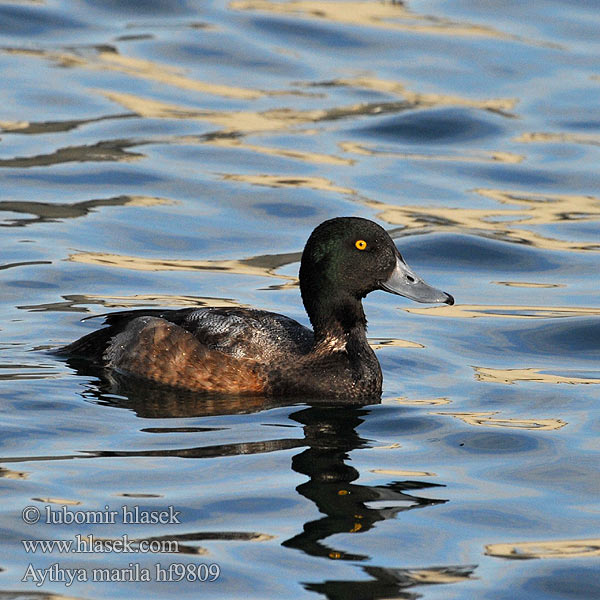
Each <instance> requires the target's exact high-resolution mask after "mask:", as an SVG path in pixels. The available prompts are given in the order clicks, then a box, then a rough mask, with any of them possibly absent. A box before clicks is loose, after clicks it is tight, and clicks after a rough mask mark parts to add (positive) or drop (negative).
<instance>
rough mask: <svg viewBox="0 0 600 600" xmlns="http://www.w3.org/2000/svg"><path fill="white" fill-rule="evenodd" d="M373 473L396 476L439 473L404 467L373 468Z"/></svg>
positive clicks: (434, 474) (419, 475) (421, 475)
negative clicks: (409, 469)
mask: <svg viewBox="0 0 600 600" xmlns="http://www.w3.org/2000/svg"><path fill="white" fill-rule="evenodd" d="M371 473H377V474H379V475H392V476H394V477H437V473H433V472H432V471H405V470H403V469H371Z"/></svg>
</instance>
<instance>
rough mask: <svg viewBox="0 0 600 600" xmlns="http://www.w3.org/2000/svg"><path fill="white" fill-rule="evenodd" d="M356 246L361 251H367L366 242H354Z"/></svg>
mask: <svg viewBox="0 0 600 600" xmlns="http://www.w3.org/2000/svg"><path fill="white" fill-rule="evenodd" d="M354 245H355V246H356V247H357V248H358V249H359V250H365V248H366V247H367V242H365V240H356V242H354Z"/></svg>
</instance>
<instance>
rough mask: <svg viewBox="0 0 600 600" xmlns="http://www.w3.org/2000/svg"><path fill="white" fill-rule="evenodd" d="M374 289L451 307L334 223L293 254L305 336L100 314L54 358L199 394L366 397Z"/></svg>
mask: <svg viewBox="0 0 600 600" xmlns="http://www.w3.org/2000/svg"><path fill="white" fill-rule="evenodd" d="M374 290H384V291H386V292H390V293H392V294H399V295H400V296H405V297H406V298H410V299H412V300H416V301H417V302H431V303H442V302H445V303H446V304H454V298H453V297H452V296H450V295H449V294H446V293H445V292H442V291H440V290H437V289H435V288H433V287H431V286H429V285H427V284H426V283H425V282H424V281H423V280H422V279H421V278H420V277H419V276H417V275H416V274H415V273H414V272H413V271H412V270H411V269H410V268H409V267H408V266H407V264H406V263H405V262H404V259H403V258H402V256H401V255H400V253H399V252H398V250H397V249H396V246H395V245H394V242H393V241H392V239H391V238H390V236H389V235H388V233H387V232H386V231H385V230H384V229H383V228H382V227H380V226H379V225H377V224H376V223H374V222H373V221H369V220H368V219H362V218H358V217H339V218H335V219H330V220H328V221H325V222H324V223H321V225H319V226H318V227H317V228H316V229H315V230H314V231H313V232H312V234H311V236H310V238H309V239H308V242H307V243H306V246H305V248H304V252H303V253H302V261H301V264H300V291H301V294H302V301H303V303H304V307H305V308H306V312H307V313H308V317H309V319H310V322H311V324H312V326H313V331H311V330H310V329H308V328H306V327H304V326H303V325H300V323H298V322H297V321H294V320H293V319H290V318H289V317H286V316H283V315H280V314H276V313H271V312H266V311H262V310H256V309H249V308H186V309H182V310H159V309H148V310H143V309H142V310H132V311H123V312H115V313H112V314H110V315H107V316H106V319H105V324H106V325H107V327H105V328H103V329H100V330H98V331H94V332H92V333H90V334H88V335H86V336H84V337H82V338H81V339H79V340H77V341H76V342H73V343H72V344H70V345H68V346H66V347H64V348H62V349H61V350H60V351H59V352H60V353H61V354H63V355H69V356H77V357H82V358H87V359H88V360H91V361H95V362H96V363H97V364H102V365H103V366H105V367H107V368H109V369H114V370H116V371H117V372H119V373H122V374H127V375H132V376H137V377H141V378H144V379H148V380H151V381H154V382H156V383H159V384H163V385H167V386H172V387H179V388H185V389H188V390H195V391H199V392H214V393H223V394H236V395H237V394H253V395H267V396H283V395H287V396H300V397H309V396H313V397H330V398H337V399H340V400H343V399H344V398H347V399H348V400H352V399H354V400H355V399H357V398H361V397H372V396H376V395H379V394H380V393H381V383H382V375H381V368H380V366H379V362H378V360H377V358H376V357H375V353H374V352H373V350H372V349H371V347H370V346H369V344H368V342H367V337H366V326H367V321H366V319H365V313H364V311H363V306H362V302H361V300H362V298H364V297H365V296H366V295H367V294H369V293H370V292H372V291H374Z"/></svg>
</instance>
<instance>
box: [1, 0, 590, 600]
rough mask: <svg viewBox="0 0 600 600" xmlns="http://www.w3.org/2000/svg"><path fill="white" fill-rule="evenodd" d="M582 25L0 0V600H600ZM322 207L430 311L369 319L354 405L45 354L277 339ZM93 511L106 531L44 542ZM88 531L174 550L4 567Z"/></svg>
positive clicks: (417, 6)
mask: <svg viewBox="0 0 600 600" xmlns="http://www.w3.org/2000/svg"><path fill="white" fill-rule="evenodd" d="M598 8H599V5H598V3H596V2H586V3H583V2H579V3H568V2H558V1H546V2H536V3H522V2H508V3H507V2H504V3H501V4H500V3H481V2H469V1H465V2H452V3H449V2H427V3H425V2H409V3H407V4H402V3H399V2H398V3H391V2H376V1H366V2H351V1H348V2H342V1H339V2H326V1H320V0H315V1H309V0H295V1H290V2H271V1H269V0H233V1H231V2H229V3H227V2H221V1H217V0H215V1H211V2H193V1H191V0H190V1H187V2H177V3H175V2H158V1H156V0H155V1H153V2H145V3H142V4H140V3H137V2H136V3H123V2H98V1H86V2H78V3H72V2H67V1H66V0H48V1H46V2H38V1H35V0H30V1H26V0H24V1H21V2H10V1H6V0H4V1H2V2H0V69H1V72H2V85H1V86H0V93H1V98H2V105H1V106H2V108H1V110H0V127H1V130H0V138H1V139H0V177H1V178H2V198H1V199H0V225H2V230H1V235H2V238H1V239H2V244H1V248H2V255H1V257H0V286H1V290H2V293H1V295H0V302H1V307H0V311H1V324H0V328H1V330H2V331H1V338H0V352H1V355H0V367H1V370H0V378H1V379H2V396H3V400H2V406H3V419H2V429H1V431H2V438H1V442H2V443H1V450H0V464H1V470H0V475H2V479H1V481H2V488H3V500H4V501H3V505H2V508H1V509H0V511H1V518H2V521H1V522H2V525H1V527H2V536H1V537H2V557H1V558H0V568H1V569H2V572H0V590H1V592H0V595H1V596H2V597H4V596H6V597H9V596H10V597H11V598H30V597H44V598H49V597H50V596H49V594H55V595H60V596H61V597H64V596H67V597H72V598H86V599H91V598H120V597H123V598H145V597H148V595H149V594H151V595H156V594H158V596H159V597H171V596H178V597H190V598H191V597H197V596H198V594H201V595H202V597H210V598H241V597H244V598H261V599H264V598H315V597H319V596H320V597H327V598H360V599H371V598H372V599H375V598H389V597H395V598H417V597H422V598H426V599H428V600H434V599H437V598H440V599H442V598H443V599H454V598H455V599H461V600H462V599H465V598H494V600H499V599H504V598H515V597H516V598H527V599H528V600H530V599H544V600H545V599H549V598H561V599H562V598H585V599H588V598H594V597H598V596H600V588H599V584H598V557H599V555H600V527H599V518H598V517H599V510H600V509H599V506H598V500H597V499H598V494H599V492H600V477H599V476H598V458H599V457H598V441H597V440H598V434H599V433H600V428H599V424H600V419H599V416H600V415H599V412H598V411H599V400H600V394H599V392H600V386H599V385H598V384H599V383H600V369H599V367H598V364H599V358H600V343H599V339H600V306H599V304H598V291H599V290H598V259H599V251H600V195H599V192H598V190H599V189H600V185H599V184H600V177H599V174H598V167H597V165H598V159H599V151H600V149H599V147H600V118H599V113H598V98H599V92H600V70H599V68H598V52H599V49H600V48H599V43H598V33H597V32H598V30H599V27H600V16H599V15H600V11H599V10H598ZM338 215H360V216H364V217H369V218H373V219H375V220H377V221H378V222H380V223H381V224H383V225H384V226H385V227H386V228H387V229H388V230H390V232H391V233H392V235H393V236H394V237H395V238H396V241H397V243H398V246H399V248H400V249H401V251H402V252H403V254H404V256H405V258H406V259H407V261H408V262H409V264H411V266H412V267H413V268H415V270H417V272H419V273H420V274H421V275H423V276H424V277H425V278H426V279H427V280H428V281H429V282H430V283H432V284H433V285H435V286H436V287H440V288H442V289H444V290H447V291H448V292H450V293H452V294H453V295H454V296H455V297H456V299H457V305H456V306H453V307H447V306H434V307H430V306H422V305H416V304H412V303H410V302H409V301H406V300H404V299H401V298H398V297H392V296H391V295H385V294H372V295H371V296H370V297H369V298H368V299H367V301H366V303H365V308H366V312H367V316H368V318H369V323H370V328H369V335H370V338H371V340H372V342H373V344H374V345H375V346H376V347H377V348H378V349H377V354H378V356H379V359H380V362H381V364H382V367H383V372H384V393H383V397H382V401H381V403H380V404H376V405H369V406H363V407H361V406H356V407H345V408H339V407H334V406H331V407H329V406H326V405H318V404H315V405H312V406H310V405H306V404H291V405H290V404H287V405H286V403H285V399H284V400H283V401H282V402H278V403H275V402H266V401H264V400H260V399H253V400H241V401H240V400H239V399H231V400H229V401H223V400H218V399H211V400H207V399H202V398H197V397H189V396H186V395H185V394H180V393H172V394H169V393H156V392H154V393H153V392H151V391H148V390H145V389H143V388H141V387H135V386H134V387H131V386H130V387H129V388H125V387H123V386H120V387H119V386H117V385H116V384H115V385H113V386H110V385H108V384H107V383H106V382H102V381H100V380H99V379H98V378H97V377H95V376H94V375H93V374H89V373H88V374H82V373H77V372H75V371H74V370H73V369H71V368H70V367H69V366H68V365H66V364H65V363H63V362H61V361H59V360H56V359H55V358H53V357H52V356H51V355H48V354H47V353H45V352H44V349H45V348H48V347H53V346H56V345H58V344H62V343H65V342H68V341H71V340H73V339H75V338H77V337H79V336H80V335H82V334H83V333H85V332H87V331H90V330H92V329H93V328H95V327H98V322H97V321H94V320H91V321H83V322H81V321H80V318H82V317H86V316H90V315H94V314H100V313H103V312H107V311H111V310H115V309H121V308H124V307H127V308H129V307H144V306H163V307H176V306H194V305H205V304H206V305H225V306H237V305H242V306H256V307H261V308H265V309H268V310H274V311H277V312H281V313H285V314H288V315H290V316H292V317H294V318H296V319H299V320H300V321H301V322H303V323H306V316H305V314H304V311H303V309H302V306H301V304H300V301H299V293H298V288H297V285H296V275H297V269H298V259H299V253H300V251H301V249H302V247H303V244H304V242H305V240H306V238H307V236H308V234H309V233H310V231H311V230H312V228H313V227H314V226H315V225H316V224H318V223H319V222H320V221H322V220H324V219H326V218H329V217H333V216H338ZM28 506H29V507H31V506H33V507H35V508H34V509H33V512H31V510H32V509H30V512H29V513H27V514H26V517H27V518H29V519H31V515H32V514H33V515H35V514H36V512H35V509H37V510H39V511H40V512H39V514H40V520H39V522H38V523H36V524H27V523H25V522H24V521H23V517H22V512H23V510H24V509H25V507H28ZM63 506H64V507H65V508H61V507H63ZM135 506H137V507H138V509H139V511H147V514H154V515H158V514H159V513H160V511H167V513H168V511H169V508H168V507H173V508H172V509H171V510H172V511H175V512H177V513H178V515H179V516H178V517H177V516H173V515H174V513H171V516H170V517H168V519H167V520H168V522H166V523H137V524H132V523H124V522H123V510H124V509H123V507H126V508H125V510H129V509H131V510H133V507H135ZM46 511H49V513H47V512H46ZM61 511H63V512H61ZM90 511H95V512H96V513H97V514H98V515H108V514H110V512H111V511H115V514H116V515H117V518H115V519H114V522H113V523H108V522H104V523H95V524H94V523H62V524H61V523H46V522H45V520H46V519H47V516H48V514H55V513H56V514H57V515H59V516H60V515H61V514H63V515H67V516H66V517H64V518H63V521H64V520H65V519H67V518H68V517H69V516H70V517H71V518H73V519H74V518H75V517H73V515H75V514H79V515H80V518H83V517H85V515H86V514H88V515H89V514H90ZM148 511H154V512H153V513H152V512H148ZM169 519H170V520H169ZM33 520H35V519H33ZM59 520H60V519H59ZM89 534H92V535H93V536H95V537H96V538H97V539H102V540H111V541H113V542H119V541H123V536H124V535H127V536H128V537H129V540H135V542H134V548H138V549H139V548H140V546H139V543H140V542H141V541H143V540H146V541H148V540H153V541H154V542H155V544H156V543H160V542H161V541H162V542H164V541H165V540H167V541H168V540H171V541H176V542H177V543H178V546H179V552H174V551H172V550H173V549H170V550H169V549H166V550H165V549H164V548H162V549H163V550H165V551H163V552H161V553H152V552H149V551H141V552H137V553H131V552H130V553H123V552H118V551H117V550H116V549H114V548H113V551H110V552H109V551H106V552H100V551H99V548H97V547H96V549H95V551H93V552H87V553H81V552H79V553H77V552H67V551H65V550H64V549H62V551H61V549H60V548H55V549H54V551H53V552H51V553H48V552H47V553H44V552H42V550H41V549H39V548H38V549H37V550H36V551H35V552H34V551H30V552H27V551H26V549H25V547H24V546H23V543H22V540H38V539H44V540H63V541H68V540H76V536H77V535H79V536H82V537H83V538H85V536H88V535H89ZM86 539H88V541H89V539H90V538H86ZM73 543H75V542H74V541H73ZM30 550H31V549H30ZM523 559H529V560H523ZM156 564H159V568H157V567H156ZM29 565H32V567H31V569H46V568H50V567H51V566H52V565H57V566H55V567H53V568H54V571H51V570H49V571H47V572H46V579H45V580H44V582H43V583H42V580H41V575H35V572H32V571H31V570H29V571H28V568H29ZM194 565H196V566H194ZM202 565H205V566H202ZM211 565H217V567H214V566H212V567H211ZM102 568H103V569H112V570H111V571H107V572H106V573H107V575H106V576H107V577H108V578H109V579H111V581H110V582H106V581H105V582H102V581H94V580H93V579H94V577H96V578H101V576H102V573H98V572H95V571H94V569H102ZM209 568H211V569H213V570H212V571H211V572H210V576H209V570H208V569H209ZM136 569H137V570H136ZM144 569H147V570H148V574H147V578H149V579H150V581H140V579H144V573H145V572H144V571H143V570H144ZM157 569H158V570H157ZM160 569H163V570H164V572H163V571H160ZM168 569H170V571H169V570H168ZM194 569H195V570H194ZM214 569H218V570H219V571H218V577H216V580H215V581H213V582H211V581H205V582H201V581H199V580H198V579H201V578H204V579H212V578H214V575H215V574H216V571H215V570H214ZM67 570H71V571H67ZM67 572H71V573H75V574H76V575H77V576H76V577H75V581H73V583H72V584H70V585H66V584H65V583H64V582H62V581H57V579H61V578H62V579H64V578H65V577H67V575H66V574H67ZM128 573H129V575H128ZM165 573H166V574H165ZM161 577H162V580H163V581H159V582H157V579H160V578H161ZM169 577H171V580H173V579H175V580H177V578H179V579H182V580H181V581H178V582H177V581H171V582H168V578H169ZM78 578H79V579H81V580H79V581H78V580H77V579H78ZM127 578H129V579H137V580H138V581H136V582H131V581H123V582H119V581H117V580H118V579H127ZM24 579H25V580H24ZM194 579H196V581H194ZM189 580H191V581H189ZM38 584H39V585H38ZM36 594H37V595H36ZM40 594H42V595H40ZM43 594H46V595H43ZM55 595H54V596H52V597H57V596H55Z"/></svg>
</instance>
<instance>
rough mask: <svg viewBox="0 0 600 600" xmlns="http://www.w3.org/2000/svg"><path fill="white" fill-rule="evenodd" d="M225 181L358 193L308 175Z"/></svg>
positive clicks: (227, 177)
mask: <svg viewBox="0 0 600 600" xmlns="http://www.w3.org/2000/svg"><path fill="white" fill-rule="evenodd" d="M222 178H223V179H224V180H225V181H240V182H244V183H249V184H251V185H263V186H266V187H273V188H287V187H295V188H305V189H311V190H321V191H323V192H336V193H338V194H348V195H354V194H355V193H356V191H355V190H353V189H352V188H345V187H340V186H337V185H335V184H334V183H333V182H332V181H330V180H329V179H326V178H325V177H316V176H315V177H309V176H306V175H236V174H225V175H223V176H222Z"/></svg>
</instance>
